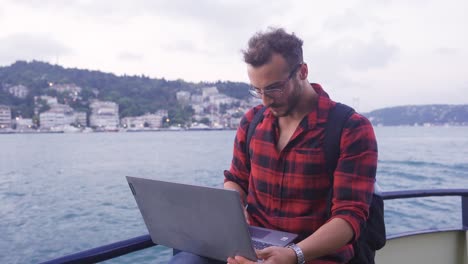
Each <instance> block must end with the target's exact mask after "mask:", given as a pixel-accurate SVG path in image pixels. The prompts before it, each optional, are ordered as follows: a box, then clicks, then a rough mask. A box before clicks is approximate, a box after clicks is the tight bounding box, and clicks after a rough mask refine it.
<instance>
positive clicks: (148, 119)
mask: <svg viewBox="0 0 468 264" xmlns="http://www.w3.org/2000/svg"><path fill="white" fill-rule="evenodd" d="M165 117H167V110H159V111H158V112H156V113H154V114H149V113H147V114H145V115H142V116H134V117H131V116H130V117H125V118H122V120H121V122H120V125H121V126H123V127H125V128H135V129H142V128H145V127H147V128H161V127H162V124H163V121H164V120H163V119H164V118H165Z"/></svg>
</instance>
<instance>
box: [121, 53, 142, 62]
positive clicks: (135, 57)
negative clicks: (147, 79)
mask: <svg viewBox="0 0 468 264" xmlns="http://www.w3.org/2000/svg"><path fill="white" fill-rule="evenodd" d="M117 58H118V59H119V60H123V61H142V60H143V59H144V57H143V55H142V54H139V53H134V52H128V51H123V52H121V53H119V55H118V56H117Z"/></svg>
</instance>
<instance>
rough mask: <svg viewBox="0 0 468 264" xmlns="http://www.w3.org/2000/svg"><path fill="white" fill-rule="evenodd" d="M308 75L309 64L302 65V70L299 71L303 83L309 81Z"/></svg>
mask: <svg viewBox="0 0 468 264" xmlns="http://www.w3.org/2000/svg"><path fill="white" fill-rule="evenodd" d="M308 75H309V67H308V66H307V63H303V64H302V65H301V68H300V70H299V77H300V78H301V80H302V81H303V80H305V79H307V76H308Z"/></svg>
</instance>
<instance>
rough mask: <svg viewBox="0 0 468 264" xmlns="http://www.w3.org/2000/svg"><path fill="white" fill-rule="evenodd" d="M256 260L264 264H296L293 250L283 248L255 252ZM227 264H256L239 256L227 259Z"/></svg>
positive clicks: (270, 248)
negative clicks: (260, 260)
mask: <svg viewBox="0 0 468 264" xmlns="http://www.w3.org/2000/svg"><path fill="white" fill-rule="evenodd" d="M255 252H256V253H257V258H258V259H262V260H263V261H262V262H261V263H264V264H276V263H278V264H296V263H297V258H296V253H295V252H294V250H292V249H290V248H284V247H267V248H265V249H262V250H255ZM227 262H228V263H229V264H251V263H257V262H254V261H251V260H248V259H246V258H244V257H241V256H236V257H234V258H228V259H227Z"/></svg>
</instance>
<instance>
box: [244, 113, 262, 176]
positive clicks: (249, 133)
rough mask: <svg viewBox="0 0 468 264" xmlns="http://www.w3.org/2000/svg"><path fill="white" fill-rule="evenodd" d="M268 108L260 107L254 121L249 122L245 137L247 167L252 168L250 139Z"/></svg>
mask: <svg viewBox="0 0 468 264" xmlns="http://www.w3.org/2000/svg"><path fill="white" fill-rule="evenodd" d="M266 109H267V107H266V106H264V107H262V108H260V110H259V111H258V112H257V113H255V116H254V118H253V119H252V122H250V124H249V128H248V129H247V137H246V139H245V150H244V152H245V155H247V160H248V161H249V162H248V163H247V164H248V165H247V168H248V169H249V170H250V150H249V146H250V141H251V140H252V137H253V134H254V133H255V129H256V128H257V126H258V124H260V122H262V120H263V113H264V112H265V110H266Z"/></svg>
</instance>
